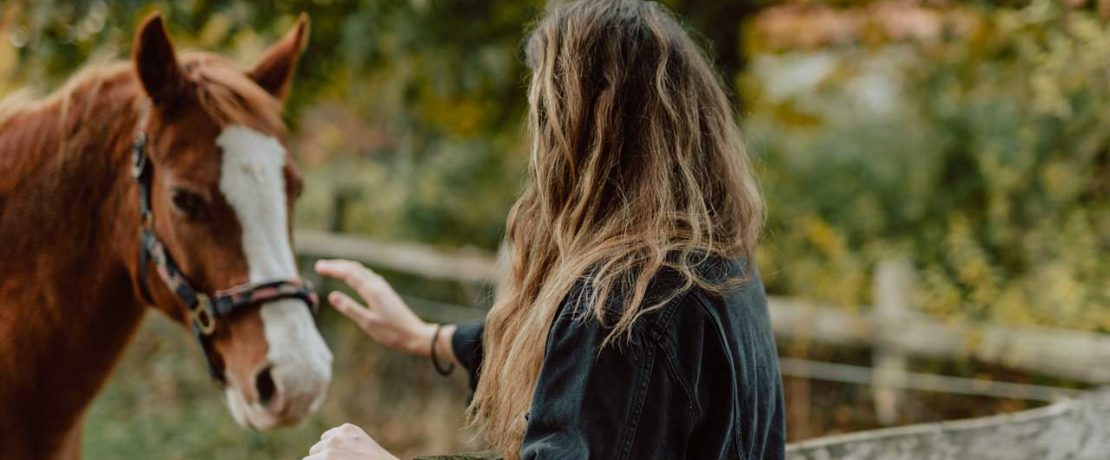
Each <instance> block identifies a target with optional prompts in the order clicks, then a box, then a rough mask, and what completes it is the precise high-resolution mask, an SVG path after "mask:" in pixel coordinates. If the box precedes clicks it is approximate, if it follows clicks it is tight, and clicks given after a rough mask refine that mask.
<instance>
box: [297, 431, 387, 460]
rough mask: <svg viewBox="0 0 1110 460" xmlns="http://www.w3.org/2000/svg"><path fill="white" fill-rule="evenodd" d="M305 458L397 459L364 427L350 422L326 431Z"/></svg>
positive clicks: (342, 459)
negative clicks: (363, 429) (363, 428)
mask: <svg viewBox="0 0 1110 460" xmlns="http://www.w3.org/2000/svg"><path fill="white" fill-rule="evenodd" d="M304 460H397V457H395V456H393V454H391V453H389V452H388V451H386V450H385V449H383V448H382V446H379V445H378V443H377V442H376V441H374V439H373V438H371V437H370V435H368V434H366V432H365V431H362V428H359V427H357V426H354V425H352V424H350V423H344V424H342V425H340V426H337V427H335V428H332V429H330V430H328V431H325V432H324V434H323V435H320V442H318V443H316V445H314V446H312V449H309V451H308V456H307V457H305V458H304Z"/></svg>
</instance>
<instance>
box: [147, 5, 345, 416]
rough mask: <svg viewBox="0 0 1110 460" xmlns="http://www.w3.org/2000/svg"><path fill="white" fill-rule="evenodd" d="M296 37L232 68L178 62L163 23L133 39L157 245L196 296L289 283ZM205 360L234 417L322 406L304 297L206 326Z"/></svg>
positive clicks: (316, 337) (325, 375) (205, 59)
mask: <svg viewBox="0 0 1110 460" xmlns="http://www.w3.org/2000/svg"><path fill="white" fill-rule="evenodd" d="M306 37H307V20H306V18H304V17H301V18H300V19H299V20H298V21H297V23H296V25H295V26H294V28H293V30H292V31H290V32H289V33H288V34H287V35H286V36H285V37H284V38H282V39H281V40H280V41H279V42H277V43H276V44H274V45H273V46H272V47H271V48H270V49H269V50H268V51H266V52H265V54H264V55H263V57H262V58H261V60H260V61H259V62H258V63H257V65H255V66H254V68H253V69H251V70H247V71H243V70H240V69H238V68H237V67H235V66H234V65H232V64H231V63H230V62H229V61H227V60H226V59H223V58H220V57H218V56H214V55H211V54H206V53H185V54H182V55H181V56H180V57H179V56H178V55H177V53H175V51H174V47H173V44H172V43H171V42H170V39H169V37H168V36H167V34H166V30H165V27H164V25H163V23H162V19H161V18H160V17H158V16H154V17H152V18H150V19H148V20H146V21H145V22H144V23H143V25H142V26H141V28H140V29H139V31H138V33H137V34H136V37H135V47H134V51H133V52H134V62H135V67H136V72H137V75H138V81H139V82H141V85H142V88H143V90H144V91H145V93H146V96H148V98H149V100H150V104H149V106H148V107H147V109H146V115H145V118H144V120H143V122H144V126H145V133H146V135H147V138H148V139H149V140H148V143H147V147H146V149H147V151H148V152H149V153H148V154H147V155H148V158H149V161H150V163H151V171H152V172H151V174H152V178H151V179H150V181H149V183H150V186H149V190H150V192H149V193H150V208H151V210H152V215H153V216H154V222H153V228H154V233H155V235H157V239H158V240H160V241H161V242H162V244H163V245H164V248H165V250H166V252H167V253H168V254H170V255H171V256H172V259H174V260H175V261H176V265H177V266H178V267H179V268H180V271H181V273H183V274H184V275H185V277H186V278H187V280H188V283H189V284H190V285H192V287H193V288H195V289H196V290H197V291H201V292H209V293H211V292H220V291H221V290H225V289H228V288H231V287H234V286H243V285H249V284H251V283H261V282H267V281H272V280H296V279H299V277H298V273H297V268H296V265H295V260H294V256H293V250H292V248H291V245H290V240H291V232H292V215H293V203H294V200H295V198H296V196H297V195H298V194H299V193H300V189H301V178H300V175H299V173H298V172H297V169H296V168H295V167H294V165H293V163H292V161H291V160H290V155H289V153H288V149H287V148H286V141H285V138H286V133H285V127H284V125H283V122H282V115H281V110H282V101H283V100H284V97H285V94H286V92H287V91H288V88H289V82H290V80H291V78H292V75H293V70H294V67H295V66H296V63H297V58H298V56H299V54H300V52H301V49H302V48H303V46H304V44H305V40H306ZM139 270H147V271H148V274H147V278H148V279H149V280H150V282H149V283H147V285H148V286H150V288H149V291H150V296H151V297H152V299H153V302H154V304H155V305H156V306H157V307H158V308H159V309H161V310H162V311H164V312H166V313H167V314H169V315H170V316H171V317H173V318H175V319H178V320H181V321H182V322H187V321H189V315H188V313H189V311H188V310H187V307H186V305H185V304H184V303H183V302H182V301H181V300H180V299H179V298H178V297H177V296H175V294H174V293H173V292H172V291H171V289H170V288H169V287H168V286H167V283H164V282H160V281H158V276H157V275H155V274H153V273H150V271H151V270H153V269H152V268H147V267H139ZM207 337H208V338H207V339H206V340H208V341H207V342H206V343H208V344H210V346H209V347H208V348H209V350H208V354H209V356H208V357H209V359H210V360H211V362H212V364H213V367H214V368H216V369H217V372H219V373H220V374H222V376H223V377H224V381H225V382H226V387H225V391H226V393H227V401H228V404H229V406H230V409H231V413H232V414H233V415H234V417H235V419H236V421H238V422H239V423H240V424H242V425H245V426H248V427H251V428H255V429H268V428H273V427H276V426H282V425H288V424H291V423H295V422H297V421H299V420H301V419H303V418H304V417H305V416H306V415H307V414H309V413H311V412H312V411H314V410H315V409H316V408H317V406H319V405H320V403H321V402H322V401H323V399H324V394H325V392H326V389H327V386H328V383H329V382H330V380H331V361H332V355H331V352H330V351H329V350H328V348H327V345H326V344H325V343H324V341H323V339H322V338H321V337H320V333H319V332H318V331H317V330H316V326H315V323H314V321H313V318H312V315H311V312H310V310H309V308H307V306H306V302H305V301H304V300H301V299H297V298H288V297H287V298H281V299H279V300H272V301H268V302H262V303H261V304H259V305H251V308H244V309H242V310H240V311H237V312H235V313H232V314H230V315H229V316H227V317H226V318H222V319H221V321H219V322H218V323H216V325H215V329H214V330H212V332H211V335H210V336H207Z"/></svg>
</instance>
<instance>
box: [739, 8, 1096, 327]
mask: <svg viewBox="0 0 1110 460" xmlns="http://www.w3.org/2000/svg"><path fill="white" fill-rule="evenodd" d="M904 51H905V50H903V49H899V48H893V47H891V48H883V49H880V50H872V51H863V50H838V51H835V52H831V53H837V54H838V57H837V64H836V65H837V68H836V69H835V70H834V71H832V72H829V77H828V79H827V80H826V81H822V82H821V83H820V84H819V85H817V89H816V90H814V91H812V92H802V93H800V94H799V95H797V96H792V97H784V98H774V97H763V98H761V99H759V100H758V101H757V102H756V104H757V105H756V106H755V107H754V108H753V113H752V116H751V117H750V119H749V128H750V132H749V134H750V135H752V136H753V138H754V139H757V141H756V142H755V143H754V146H755V148H754V149H753V150H754V151H755V152H757V153H758V154H759V155H761V156H762V157H763V158H764V165H763V167H764V172H763V177H764V180H765V188H766V190H767V192H768V200H769V203H770V207H771V214H770V215H771V226H770V229H771V231H770V237H769V239H768V244H766V245H765V247H764V251H763V255H764V262H765V269H767V270H771V271H772V272H773V274H772V276H771V277H770V278H772V279H773V280H774V288H775V289H776V290H778V291H785V292H787V293H791V294H802V295H807V296H811V297H816V298H821V299H826V300H830V301H834V302H837V303H841V304H844V305H853V304H860V303H865V302H867V301H868V297H869V292H868V286H869V283H868V273H869V270H870V267H872V266H873V265H874V263H875V262H876V261H877V260H878V259H880V258H882V257H886V256H891V255H908V256H910V257H911V258H912V259H913V260H914V261H915V262H916V263H917V265H918V266H919V268H920V269H921V271H922V273H923V279H922V283H921V289H920V295H919V300H920V304H921V307H922V308H924V309H925V310H927V311H930V312H933V313H936V314H939V315H942V316H945V317H948V318H951V319H957V320H959V319H965V320H967V319H970V320H992V321H999V322H1004V323H1011V324H1039V325H1055V326H1066V327H1073V328H1080V329H1093V330H1102V331H1110V290H1108V287H1107V286H1108V285H1107V283H1106V282H1105V281H1106V280H1107V279H1110V263H1108V261H1107V258H1106V249H1107V247H1108V246H1110V212H1108V211H1110V210H1108V208H1107V195H1106V194H1107V177H1108V170H1107V168H1108V166H1107V156H1108V154H1110V152H1108V150H1110V123H1108V122H1110V112H1108V111H1107V110H1106V108H1107V107H1110V77H1108V76H1107V73H1106V62H1107V60H1108V59H1110V33H1108V29H1107V25H1106V23H1105V22H1104V21H1101V20H1100V19H1098V18H1097V17H1096V16H1095V15H1094V14H1086V13H1083V12H1076V11H1072V12H1064V11H1062V10H1060V9H1059V8H1058V7H1056V6H1055V5H1054V4H1053V3H1052V2H1035V3H1034V4H1033V5H1031V6H1029V7H1027V8H1024V9H1021V10H998V11H995V12H993V13H991V14H990V15H988V16H985V17H984V18H983V20H982V21H981V23H980V24H979V26H978V28H977V30H975V31H974V32H973V33H972V34H970V35H969V36H966V37H962V38H959V39H954V40H950V41H947V42H943V43H937V44H932V45H926V46H922V47H921V48H920V49H917V50H914V51H915V52H914V53H913V54H912V55H911V56H910V57H909V58H908V59H903V61H904V62H902V63H901V64H899V65H898V67H897V69H896V71H894V72H892V73H893V75H894V76H895V77H896V80H895V81H896V82H898V83H899V84H900V91H899V92H898V94H900V96H898V103H897V107H895V108H893V109H891V110H880V111H874V110H870V111H869V110H867V109H866V108H862V109H861V108H859V107H855V108H853V106H852V105H851V104H849V103H845V101H844V98H845V93H850V92H852V91H853V86H852V85H854V84H855V83H858V82H859V81H861V80H862V81H870V80H867V78H871V77H872V76H873V74H871V73H868V69H867V67H868V66H869V65H872V64H873V63H874V62H876V61H882V62H898V61H899V60H900V59H901V58H900V57H901V56H903V55H904ZM889 73H891V72H888V74H889ZM748 83H749V87H750V89H753V90H758V89H767V88H764V87H761V86H760V85H761V84H762V83H761V82H760V81H759V80H758V79H751V80H748ZM870 88H871V89H873V88H874V86H871V87H870ZM857 94H858V93H857ZM767 265H769V266H767Z"/></svg>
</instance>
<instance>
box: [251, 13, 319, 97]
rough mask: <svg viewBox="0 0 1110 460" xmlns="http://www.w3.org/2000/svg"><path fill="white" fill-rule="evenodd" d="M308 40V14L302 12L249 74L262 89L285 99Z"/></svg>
mask: <svg viewBox="0 0 1110 460" xmlns="http://www.w3.org/2000/svg"><path fill="white" fill-rule="evenodd" d="M306 42H308V15H306V14H304V13H301V16H300V17H299V18H297V23H296V24H294V25H293V29H292V30H290V31H289V32H287V33H286V34H285V36H284V37H282V38H281V40H278V42H277V43H274V44H273V45H272V46H270V49H268V50H266V53H264V54H263V55H262V59H261V60H259V61H258V63H257V64H255V66H254V69H251V71H250V72H249V75H250V77H251V79H253V80H254V81H255V83H258V86H261V87H262V89H265V90H266V91H267V92H269V93H270V94H273V95H274V96H275V97H277V98H278V99H282V100H284V99H285V96H286V95H287V94H288V93H289V83H290V81H292V80H293V71H294V70H295V69H296V68H297V59H298V58H299V57H300V55H301V51H302V50H303V49H304V46H305V43H306Z"/></svg>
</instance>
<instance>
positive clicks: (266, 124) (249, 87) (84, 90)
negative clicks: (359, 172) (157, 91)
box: [0, 51, 284, 132]
mask: <svg viewBox="0 0 1110 460" xmlns="http://www.w3.org/2000/svg"><path fill="white" fill-rule="evenodd" d="M178 61H179V62H180V65H181V68H182V70H183V72H184V74H185V75H186V77H187V78H188V79H189V80H190V81H192V82H193V83H195V85H193V88H194V89H195V93H194V96H195V97H194V100H195V102H196V103H197V104H198V105H199V106H200V108H201V109H202V110H204V111H205V112H206V113H207V114H208V115H209V116H210V117H211V118H212V119H213V120H215V121H216V122H217V123H218V124H220V125H221V126H226V125H229V124H243V125H247V126H251V127H255V128H262V129H265V130H266V131H270V132H281V131H282V128H283V127H284V123H283V121H282V118H281V101H279V100H278V99H277V98H275V97H274V96H273V95H271V94H269V93H267V92H266V91H265V90H263V89H262V88H260V87H259V86H257V85H255V84H254V83H253V82H252V81H251V80H250V78H249V77H247V76H246V75H245V74H244V72H243V70H242V69H240V68H238V67H237V66H235V65H234V64H233V63H232V62H231V61H229V60H227V59H225V58H223V57H221V56H217V55H215V54H211V53H205V52H199V51H191V52H185V53H182V54H181V56H180V57H179V59H178ZM132 80H134V81H136V83H137V77H136V75H135V70H134V64H133V63H131V62H129V61H116V62H110V63H94V64H89V65H87V66H86V67H84V68H83V69H81V70H79V71H78V72H77V73H76V74H74V75H73V76H72V77H70V79H69V80H67V81H66V83H65V84H63V85H62V86H61V87H60V88H59V89H58V90H56V91H54V92H53V93H50V94H49V95H47V96H46V97H43V98H35V97H34V95H33V94H34V93H33V91H31V90H27V89H24V90H18V91H16V92H14V93H12V94H10V95H8V96H6V97H4V98H3V99H2V100H0V125H3V124H4V123H5V122H6V121H8V120H10V119H11V118H13V117H15V116H17V115H19V114H21V113H26V112H29V111H35V110H42V109H46V108H48V107H55V106H58V107H60V108H61V114H62V119H63V120H64V119H66V118H67V116H68V112H69V109H70V108H71V107H75V106H83V107H84V108H85V110H86V112H88V111H92V110H95V104H93V103H90V102H92V101H96V100H97V95H98V93H99V92H100V90H101V88H104V87H106V86H109V85H113V84H117V83H124V82H127V81H132ZM135 88H136V90H138V89H139V85H138V84H136V85H135ZM139 96H141V97H139ZM144 99H145V95H141V94H140V95H137V97H136V100H144ZM78 101H85V102H86V103H84V104H78V103H77V102H78Z"/></svg>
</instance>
